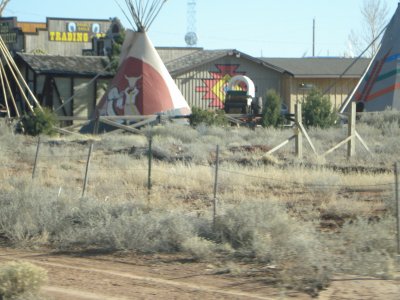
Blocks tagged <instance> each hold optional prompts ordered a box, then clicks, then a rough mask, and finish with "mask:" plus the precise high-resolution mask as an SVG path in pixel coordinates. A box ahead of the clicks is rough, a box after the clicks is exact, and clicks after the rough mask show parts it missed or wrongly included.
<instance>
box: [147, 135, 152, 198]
mask: <svg viewBox="0 0 400 300" xmlns="http://www.w3.org/2000/svg"><path fill="white" fill-rule="evenodd" d="M152 161H153V138H152V137H151V136H150V137H149V150H148V162H149V168H148V177H147V192H148V195H149V196H150V193H151V187H152V182H151V167H152Z"/></svg>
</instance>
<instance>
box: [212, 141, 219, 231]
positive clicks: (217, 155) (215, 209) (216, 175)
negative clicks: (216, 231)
mask: <svg viewBox="0 0 400 300" xmlns="http://www.w3.org/2000/svg"><path fill="white" fill-rule="evenodd" d="M218 169H219V145H217V150H216V156H215V178H214V199H213V228H215V219H216V218H217V192H218Z"/></svg>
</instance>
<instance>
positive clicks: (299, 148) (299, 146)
mask: <svg viewBox="0 0 400 300" xmlns="http://www.w3.org/2000/svg"><path fill="white" fill-rule="evenodd" d="M302 118H303V117H302V112H301V104H300V103H297V104H296V105H295V121H296V131H297V132H296V143H295V144H296V156H297V157H298V158H302V157H303V133H302V131H301V129H300V127H301V126H300V124H301V123H302V122H303V120H302Z"/></svg>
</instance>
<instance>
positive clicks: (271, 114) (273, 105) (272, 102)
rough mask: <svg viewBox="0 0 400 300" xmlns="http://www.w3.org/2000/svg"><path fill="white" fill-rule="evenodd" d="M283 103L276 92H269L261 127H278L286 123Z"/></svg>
mask: <svg viewBox="0 0 400 300" xmlns="http://www.w3.org/2000/svg"><path fill="white" fill-rule="evenodd" d="M281 105H282V101H281V98H280V97H279V95H278V94H277V92H276V91H275V90H269V91H268V92H267V97H266V101H265V105H264V109H263V112H262V121H261V125H262V126H263V127H275V128H276V127H278V126H279V125H281V124H282V123H283V121H284V118H283V116H282V114H281Z"/></svg>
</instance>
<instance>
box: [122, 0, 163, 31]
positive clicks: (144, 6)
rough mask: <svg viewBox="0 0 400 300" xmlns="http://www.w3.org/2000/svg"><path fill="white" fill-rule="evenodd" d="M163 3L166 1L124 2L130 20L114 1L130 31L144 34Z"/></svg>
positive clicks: (134, 0)
mask: <svg viewBox="0 0 400 300" xmlns="http://www.w3.org/2000/svg"><path fill="white" fill-rule="evenodd" d="M115 1H116V0H115ZM165 2H167V0H125V4H126V6H127V8H128V10H129V13H130V15H131V18H130V17H129V16H128V14H127V13H126V12H125V9H123V8H122V6H121V5H120V4H119V3H118V2H117V1H116V3H117V4H118V6H119V7H120V8H121V10H122V12H123V13H124V15H125V17H126V18H127V19H128V21H129V23H130V24H131V26H132V29H133V30H135V31H137V32H146V31H147V30H148V29H149V27H150V26H151V24H152V23H153V22H154V20H155V19H156V18H157V16H158V14H159V13H160V11H161V8H162V7H163V5H164V4H165ZM132 20H133V23H132Z"/></svg>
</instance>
